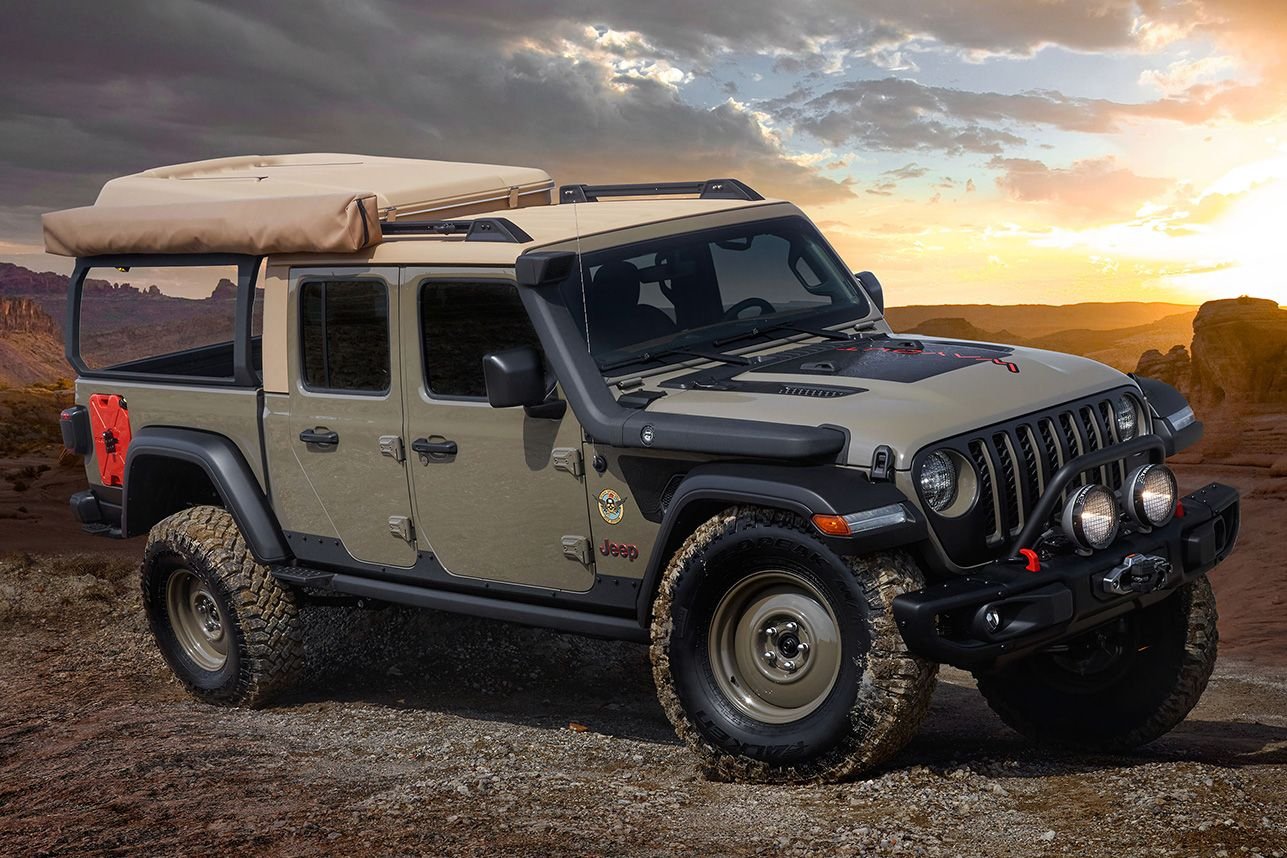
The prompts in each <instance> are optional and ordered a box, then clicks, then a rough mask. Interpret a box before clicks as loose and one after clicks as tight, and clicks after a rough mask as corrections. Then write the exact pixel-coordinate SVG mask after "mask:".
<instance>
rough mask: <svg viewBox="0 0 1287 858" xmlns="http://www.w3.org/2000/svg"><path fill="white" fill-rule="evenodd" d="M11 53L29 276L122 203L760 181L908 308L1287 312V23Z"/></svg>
mask: <svg viewBox="0 0 1287 858" xmlns="http://www.w3.org/2000/svg"><path fill="white" fill-rule="evenodd" d="M5 18H6V25H5V27H4V31H3V33H0V64H3V66H4V76H3V83H0V105H2V106H0V259H6V260H9V261H14V262H18V263H20V264H23V265H27V266H29V267H33V268H37V269H44V270H48V269H52V270H61V271H66V270H68V269H69V265H68V264H67V263H66V261H64V260H59V259H56V258H54V257H47V256H44V255H43V254H41V253H40V246H39V244H40V237H39V226H38V217H39V214H40V212H42V211H46V210H49V209H55V208H63V207H69V206H75V205H84V204H88V203H90V202H92V200H93V198H94V195H95V194H96V193H97V190H98V188H99V186H100V185H101V184H102V182H103V181H104V180H105V179H107V178H110V177H111V176H114V175H120V174H123V173H129V172H135V171H137V170H140V169H144V168H147V167H151V166H156V165H159V164H168V163H177V162H181V161H188V160H194V159H198V158H209V157H218V156H223V155H231V154H249V153H276V152H292V151H355V152H368V153H373V154H391V155H405V156H412V157H432V158H446V159H453V160H472V161H494V162H502V163H519V164H530V165H533V166H541V167H545V168H546V169H548V170H550V171H551V172H552V173H553V174H554V175H555V178H556V179H557V180H558V181H561V182H567V181H604V180H643V179H649V180H660V179H691V178H710V177H723V176H729V175H731V176H735V177H739V178H742V179H744V180H746V181H748V182H749V183H751V184H752V185H754V186H755V187H757V188H758V189H759V190H761V191H762V192H764V193H766V194H768V195H773V196H782V197H787V198H790V199H793V200H796V201H797V202H799V203H801V204H802V205H804V207H805V208H806V209H807V210H808V211H809V213H810V214H811V215H812V216H813V217H814V218H815V219H816V220H817V221H818V223H819V224H820V225H821V226H822V227H823V229H824V230H825V231H826V232H827V234H828V235H829V236H830V237H831V239H832V240H833V241H834V242H835V243H836V245H837V247H838V248H839V249H840V251H841V253H842V254H843V255H844V256H845V257H846V259H847V261H848V262H849V263H850V264H851V265H852V266H854V267H855V268H870V269H872V270H874V271H876V272H877V273H878V274H879V275H880V276H881V279H882V281H883V282H884V284H885V289H886V293H887V295H888V296H889V298H890V302H891V303H894V304H915V303H949V302H951V303H973V302H991V303H1029V302H1034V303H1071V302H1076V301H1088V300H1101V301H1102V300H1110V301H1111V300H1166V301H1177V302H1183V303H1198V302H1200V301H1202V300H1206V299H1208V298H1216V297H1230V296H1235V295H1239V294H1251V295H1256V296H1261V297H1269V298H1273V299H1275V300H1277V301H1278V302H1279V303H1287V59H1285V57H1287V51H1285V50H1284V47H1285V46H1287V0H1079V2H1070V3H1062V2H1040V0H977V2H965V0H961V2H949V0H937V2H916V0H870V2H812V3H810V2H793V3H782V2H778V0H737V2H733V0H723V2H700V0H682V2H681V0H652V2H650V0H607V2H588V0H530V2H517V0H515V2H511V3H503V2H499V0H472V2H468V3H438V2H409V0H408V1H407V2H398V0H360V2H359V0H347V1H346V2H304V0H297V2H273V3H214V2H211V3H202V2H191V0H164V2H153V3H142V2H112V3H88V2H86V3H82V4H75V3H59V2H45V3H40V4H30V5H25V4H24V5H23V6H21V7H20V11H17V10H11V11H9V12H7V13H6V14H5Z"/></svg>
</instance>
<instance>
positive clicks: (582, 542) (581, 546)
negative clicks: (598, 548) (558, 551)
mask: <svg viewBox="0 0 1287 858" xmlns="http://www.w3.org/2000/svg"><path fill="white" fill-rule="evenodd" d="M563 556H564V557H566V558H567V559H569V560H575V561H576V562H578V563H580V564H581V565H582V566H589V565H590V563H591V561H592V560H593V559H594V558H593V557H592V556H591V554H590V540H588V539H586V538H585V537H584V536H565V537H563Z"/></svg>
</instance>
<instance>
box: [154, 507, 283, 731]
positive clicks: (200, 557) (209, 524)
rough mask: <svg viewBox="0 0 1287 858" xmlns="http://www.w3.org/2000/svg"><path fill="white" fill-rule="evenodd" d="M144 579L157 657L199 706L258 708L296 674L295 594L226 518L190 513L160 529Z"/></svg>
mask: <svg viewBox="0 0 1287 858" xmlns="http://www.w3.org/2000/svg"><path fill="white" fill-rule="evenodd" d="M141 578H142V585H143V606H144V608H145V609H146V611H147V618H148V625H149V626H150V627H151V629H152V634H153V636H154V637H155V638H156V642H157V645H158V646H159V647H160V649H161V654H162V656H164V657H165V661H166V663H167V664H169V666H170V668H171V670H173V671H174V673H175V675H176V676H177V677H178V678H179V680H180V681H181V682H182V683H183V684H184V686H185V687H186V688H187V689H188V691H189V692H190V693H191V694H192V695H193V696H194V697H196V698H197V699H199V700H202V701H205V702H207V703H215V704H221V705H227V706H248V707H257V706H262V705H263V704H265V703H266V702H268V701H269V700H270V699H271V698H272V697H273V696H274V695H276V694H277V693H279V692H280V691H282V690H283V689H284V688H286V687H287V686H288V685H289V684H290V682H291V681H292V679H293V678H294V677H295V676H296V675H297V673H298V670H299V668H300V666H301V665H302V664H303V656H304V645H303V639H302V637H301V632H300V623H299V605H298V603H297V600H296V597H295V594H294V592H293V591H291V590H290V589H289V588H288V587H286V586H285V585H283V584H282V583H281V582H279V581H277V579H275V578H273V577H272V575H271V574H270V573H269V570H268V567H267V566H263V565H261V564H260V563H257V562H256V561H255V558H254V557H253V556H252V555H251V553H250V549H249V548H247V547H246V542H245V540H244V539H242V536H241V531H240V530H238V528H237V525H236V522H234V521H233V519H232V516H231V515H229V514H228V512H227V511H226V510H223V509H220V508H218V507H212V506H198V507H192V508H190V509H186V510H183V511H182V512H178V513H175V514H174V515H172V516H170V517H169V518H167V519H164V520H163V521H161V522H160V523H158V524H157V525H156V527H154V528H152V531H151V533H149V534H148V540H147V547H146V548H145V549H144V554H143V565H142V569H141Z"/></svg>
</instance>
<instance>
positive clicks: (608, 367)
mask: <svg viewBox="0 0 1287 858" xmlns="http://www.w3.org/2000/svg"><path fill="white" fill-rule="evenodd" d="M671 355H684V356H686V357H695V358H701V359H702V360H709V361H717V362H719V363H727V364H732V365H733V366H750V365H751V364H752V363H753V361H752V360H751V359H750V358H748V357H742V356H741V355H727V354H724V353H723V352H717V351H708V350H705V349H693V348H688V347H682V348H675V349H663V350H661V351H659V352H644V353H643V354H641V355H635V356H634V357H629V358H622V359H621V360H618V361H613V362H612V363H608V364H604V365H603V366H601V367H599V369H600V370H602V371H603V372H610V371H612V370H614V369H620V368H621V367H623V366H630V365H631V364H632V363H651V362H652V361H655V360H661V359H662V358H664V357H670V356H671Z"/></svg>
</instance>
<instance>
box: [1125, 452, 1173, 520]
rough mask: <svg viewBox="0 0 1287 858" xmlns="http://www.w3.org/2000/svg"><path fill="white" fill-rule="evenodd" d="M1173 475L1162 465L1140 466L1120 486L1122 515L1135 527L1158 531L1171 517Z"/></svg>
mask: <svg viewBox="0 0 1287 858" xmlns="http://www.w3.org/2000/svg"><path fill="white" fill-rule="evenodd" d="M1178 493H1179V492H1178V487H1177V485H1176V482H1175V474H1174V473H1172V472H1171V469H1170V468H1168V467H1167V466H1166V465H1141V466H1139V467H1138V468H1136V469H1135V470H1133V471H1131V473H1130V476H1128V477H1127V478H1126V483H1125V484H1124V485H1123V486H1122V498H1123V500H1124V501H1125V503H1126V512H1127V514H1128V515H1130V517H1131V518H1132V519H1133V520H1134V521H1135V523H1136V524H1143V525H1147V526H1151V527H1161V526H1162V525H1164V524H1167V523H1168V522H1170V520H1171V518H1172V516H1174V515H1175V498H1176V495H1177V494H1178Z"/></svg>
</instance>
